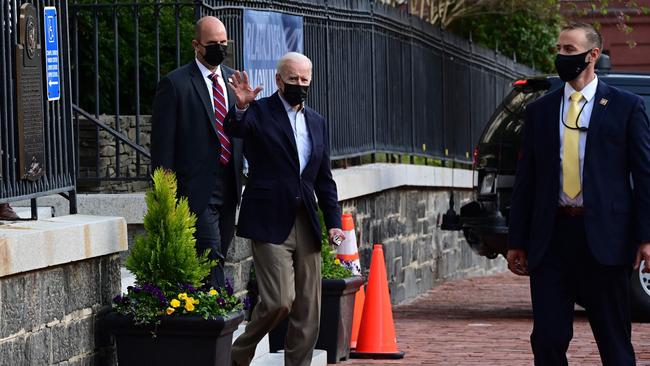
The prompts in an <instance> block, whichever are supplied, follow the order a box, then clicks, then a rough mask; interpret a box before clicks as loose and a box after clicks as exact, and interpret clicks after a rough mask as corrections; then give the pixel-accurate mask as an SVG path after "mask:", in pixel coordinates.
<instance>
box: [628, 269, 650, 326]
mask: <svg viewBox="0 0 650 366" xmlns="http://www.w3.org/2000/svg"><path fill="white" fill-rule="evenodd" d="M644 266H645V263H644V262H641V265H640V266H639V269H638V270H636V271H633V272H632V279H631V281H630V305H631V310H632V318H633V319H634V320H635V321H641V322H648V321H650V273H643V271H642V269H643V268H644Z"/></svg>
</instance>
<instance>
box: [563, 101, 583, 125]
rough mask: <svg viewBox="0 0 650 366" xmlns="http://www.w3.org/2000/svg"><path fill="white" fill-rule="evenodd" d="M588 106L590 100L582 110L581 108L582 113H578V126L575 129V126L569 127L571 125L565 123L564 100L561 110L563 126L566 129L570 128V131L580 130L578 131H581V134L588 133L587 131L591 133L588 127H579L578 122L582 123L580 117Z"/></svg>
mask: <svg viewBox="0 0 650 366" xmlns="http://www.w3.org/2000/svg"><path fill="white" fill-rule="evenodd" d="M587 104H589V101H588V100H587V101H586V103H585V104H583V105H582V108H580V112H578V117H576V126H575V127H573V126H569V125H567V124H566V122H564V100H562V108H561V110H560V120H561V121H562V124H563V125H564V127H566V128H568V129H570V130H578V131H580V132H587V131H589V128H588V127H584V126H578V121H580V116H581V115H582V111H583V110H584V109H585V107H586V106H587Z"/></svg>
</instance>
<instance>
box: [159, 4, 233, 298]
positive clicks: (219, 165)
mask: <svg viewBox="0 0 650 366" xmlns="http://www.w3.org/2000/svg"><path fill="white" fill-rule="evenodd" d="M227 44H228V37H227V35H226V28H225V26H224V24H223V23H222V22H221V21H220V20H219V19H217V18H215V17H210V16H207V17H203V18H201V19H200V20H199V21H198V22H197V23H196V35H195V39H194V40H192V47H193V48H194V51H195V53H196V58H195V59H194V60H192V61H190V62H189V63H188V64H186V65H185V66H182V67H180V68H178V69H176V70H174V71H172V72H171V73H169V75H167V76H165V77H164V78H162V79H161V80H160V83H159V84H158V89H157V91H156V98H155V100H154V106H153V116H152V121H151V124H152V126H151V165H152V166H153V167H154V168H157V167H164V168H167V169H169V170H172V171H174V172H175V173H176V178H177V180H178V195H179V196H184V197H187V199H188V202H189V206H190V210H191V211H192V212H193V213H194V214H196V216H197V222H196V232H195V233H194V237H195V238H196V248H197V250H198V251H199V252H204V251H206V250H209V251H210V254H209V257H210V258H211V259H216V260H218V262H219V264H218V265H217V266H216V267H215V268H213V270H212V273H211V274H210V278H209V281H208V282H209V285H211V286H213V287H215V288H216V287H222V286H224V285H225V276H224V270H223V264H224V259H225V256H226V254H227V252H228V247H229V246H230V242H231V240H232V238H233V236H234V232H235V211H236V207H237V204H238V202H239V196H240V194H241V179H240V178H241V171H242V165H243V158H242V141H241V140H239V139H236V138H229V137H228V136H226V134H225V133H224V130H223V119H224V118H225V116H226V114H227V113H228V109H229V107H230V106H231V105H232V104H233V103H234V102H235V98H234V96H233V94H232V93H231V92H228V89H227V87H226V83H227V82H226V80H228V77H230V75H232V73H233V70H232V69H230V68H228V67H226V66H224V65H221V62H222V61H223V59H224V58H225V57H226V50H227Z"/></svg>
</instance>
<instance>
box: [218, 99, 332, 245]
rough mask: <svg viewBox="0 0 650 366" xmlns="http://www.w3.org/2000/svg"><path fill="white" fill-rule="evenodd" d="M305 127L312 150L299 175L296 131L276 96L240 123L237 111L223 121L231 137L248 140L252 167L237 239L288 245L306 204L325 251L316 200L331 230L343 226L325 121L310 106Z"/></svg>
mask: <svg viewBox="0 0 650 366" xmlns="http://www.w3.org/2000/svg"><path fill="white" fill-rule="evenodd" d="M305 123H306V125H307V130H308V131H309V137H310V139H311V145H312V149H311V156H310V158H309V162H308V163H307V166H306V167H305V169H304V170H303V172H302V174H300V163H299V160H298V149H297V147H296V141H295V138H294V135H293V130H292V128H291V124H290V122H289V117H288V116H287V112H286V110H285V108H284V105H283V104H282V100H281V99H280V97H279V95H278V93H277V92H276V93H275V94H273V95H271V96H270V97H267V98H261V99H259V100H257V101H254V102H253V103H251V104H250V106H249V107H248V109H247V110H246V112H245V114H244V115H243V117H242V119H241V120H240V121H237V119H236V115H235V108H234V107H233V108H231V109H230V111H229V113H228V116H226V120H225V122H224V127H225V130H226V133H227V134H228V135H229V136H233V137H239V138H242V139H243V140H244V143H245V144H244V155H245V156H246V159H247V160H248V162H249V165H250V170H249V177H248V184H247V185H246V189H245V190H244V194H243V197H242V204H241V209H240V211H239V221H238V224H237V235H239V236H241V237H244V238H249V239H253V240H257V241H261V242H268V243H275V244H281V243H283V242H284V241H285V240H286V239H287V238H288V237H289V234H290V232H291V229H292V228H293V226H294V223H295V220H296V214H297V208H298V202H299V201H300V200H301V201H302V202H303V203H304V206H305V207H306V209H307V213H308V215H309V218H310V222H311V228H312V231H313V235H314V238H315V239H316V243H317V244H318V245H319V248H320V242H321V227H320V220H319V219H318V215H317V206H316V199H315V196H316V197H318V205H319V206H320V208H321V210H322V211H323V214H324V218H325V225H326V226H327V228H328V229H331V228H340V227H341V211H340V208H339V204H338V196H337V192H336V183H335V182H334V180H333V179H332V172H331V170H330V155H329V138H328V134H327V125H326V123H325V119H324V118H323V117H322V116H321V115H320V114H318V113H317V112H316V111H314V110H313V109H311V108H309V107H305Z"/></svg>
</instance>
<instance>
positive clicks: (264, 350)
mask: <svg viewBox="0 0 650 366" xmlns="http://www.w3.org/2000/svg"><path fill="white" fill-rule="evenodd" d="M245 328H246V324H245V323H242V324H239V327H238V328H237V330H236V331H235V333H233V335H232V341H233V342H235V339H237V337H239V336H240V335H242V333H244V329H245ZM269 352H270V348H269V335H268V334H267V335H265V336H264V338H262V340H261V341H260V343H258V344H257V348H256V349H255V356H254V357H253V360H256V359H258V358H261V357H264V356H265V355H267V354H269Z"/></svg>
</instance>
